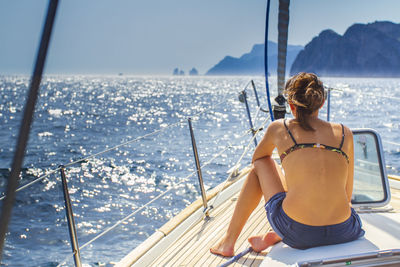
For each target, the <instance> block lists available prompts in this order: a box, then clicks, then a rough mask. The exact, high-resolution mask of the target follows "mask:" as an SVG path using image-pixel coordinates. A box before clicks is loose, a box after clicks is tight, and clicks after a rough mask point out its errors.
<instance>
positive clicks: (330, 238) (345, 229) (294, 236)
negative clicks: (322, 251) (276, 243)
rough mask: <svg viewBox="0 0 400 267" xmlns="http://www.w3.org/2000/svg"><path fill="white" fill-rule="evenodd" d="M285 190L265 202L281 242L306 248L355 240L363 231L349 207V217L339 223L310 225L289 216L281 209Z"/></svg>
mask: <svg viewBox="0 0 400 267" xmlns="http://www.w3.org/2000/svg"><path fill="white" fill-rule="evenodd" d="M285 197H286V193H285V192H280V193H277V194H275V195H273V196H272V197H271V198H270V199H269V200H268V202H267V203H266V204H265V209H266V211H267V217H268V221H269V223H270V225H271V227H272V229H273V230H274V231H275V232H276V233H277V234H278V235H279V236H280V237H281V238H282V242H283V243H285V244H287V245H288V246H290V247H292V248H297V249H307V248H312V247H318V246H325V245H333V244H339V243H345V242H349V241H353V240H356V239H358V238H360V237H362V236H363V235H364V234H365V232H364V230H363V229H361V227H362V224H361V220H360V217H359V216H358V214H357V213H356V212H355V210H354V209H353V208H352V209H351V215H350V218H349V219H347V220H346V221H344V222H342V223H339V224H332V225H326V226H312V225H306V224H302V223H299V222H297V221H295V220H293V219H292V218H290V217H289V216H288V215H286V213H285V212H284V211H283V209H282V202H283V200H284V199H285Z"/></svg>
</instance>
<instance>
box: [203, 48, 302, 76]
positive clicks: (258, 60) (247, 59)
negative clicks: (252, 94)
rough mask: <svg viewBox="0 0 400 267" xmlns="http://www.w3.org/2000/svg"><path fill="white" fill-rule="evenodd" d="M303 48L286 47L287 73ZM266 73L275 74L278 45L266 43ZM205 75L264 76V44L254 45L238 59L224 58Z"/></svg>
mask: <svg viewBox="0 0 400 267" xmlns="http://www.w3.org/2000/svg"><path fill="white" fill-rule="evenodd" d="M302 49H303V47H302V46H299V45H288V48H287V64H286V69H287V71H289V69H290V66H291V65H292V63H293V61H294V59H295V58H296V56H297V54H298V53H299V51H300V50H302ZM268 54H269V56H268V68H269V69H268V72H269V73H270V74H275V73H276V69H277V65H278V64H277V62H278V59H277V58H278V45H277V44H276V43H274V42H271V41H269V42H268ZM206 75H264V44H256V45H254V46H253V48H252V49H251V51H250V53H247V54H244V55H242V56H241V57H240V58H235V57H231V56H226V57H225V58H224V59H222V60H221V61H220V62H218V64H216V65H215V66H214V67H212V68H211V69H210V70H208V71H207V73H206Z"/></svg>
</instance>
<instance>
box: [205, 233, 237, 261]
mask: <svg viewBox="0 0 400 267" xmlns="http://www.w3.org/2000/svg"><path fill="white" fill-rule="evenodd" d="M234 246H235V244H233V245H230V244H228V242H225V238H223V239H222V240H221V241H220V242H219V243H218V244H217V245H215V246H213V247H212V248H210V252H211V253H213V254H216V255H221V256H224V257H232V256H233V255H234V253H233V252H234Z"/></svg>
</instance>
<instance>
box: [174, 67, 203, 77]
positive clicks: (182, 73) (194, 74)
mask: <svg viewBox="0 0 400 267" xmlns="http://www.w3.org/2000/svg"><path fill="white" fill-rule="evenodd" d="M172 75H185V71H183V70H180V69H179V68H175V69H174V71H173V72H172ZM189 75H190V76H196V75H199V72H198V71H197V69H196V68H194V67H193V68H192V69H191V70H190V71H189Z"/></svg>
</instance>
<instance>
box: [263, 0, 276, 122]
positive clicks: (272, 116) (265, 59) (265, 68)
mask: <svg viewBox="0 0 400 267" xmlns="http://www.w3.org/2000/svg"><path fill="white" fill-rule="evenodd" d="M269 7H270V0H268V2H267V10H266V13H267V14H266V16H265V39H264V72H265V73H264V76H265V90H266V91H267V102H268V110H269V115H270V116H271V121H274V113H273V112H272V105H271V96H270V95H269V83H268V28H269Z"/></svg>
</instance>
